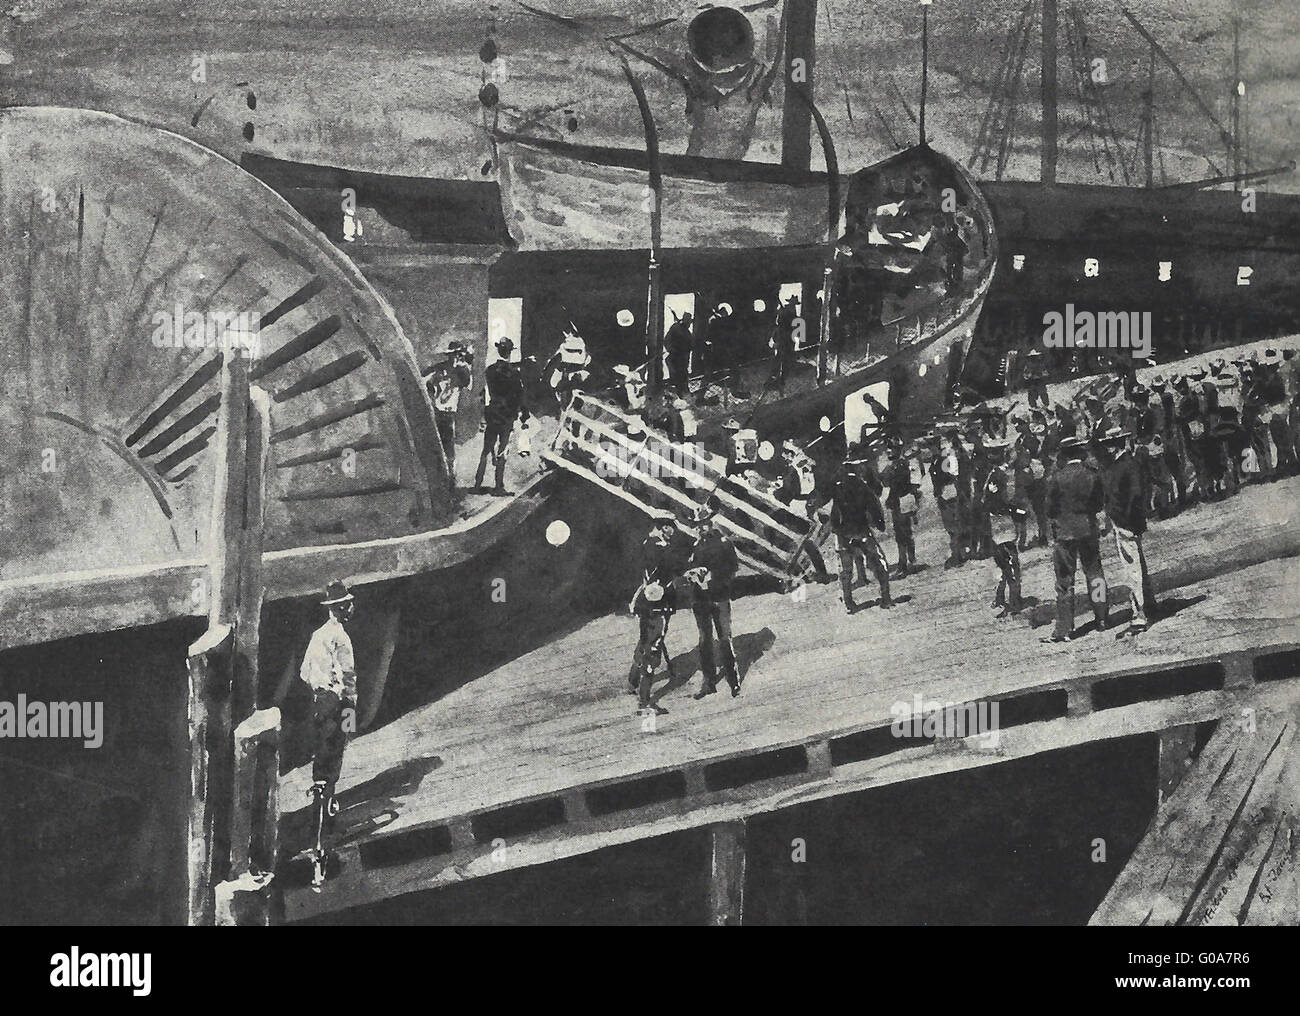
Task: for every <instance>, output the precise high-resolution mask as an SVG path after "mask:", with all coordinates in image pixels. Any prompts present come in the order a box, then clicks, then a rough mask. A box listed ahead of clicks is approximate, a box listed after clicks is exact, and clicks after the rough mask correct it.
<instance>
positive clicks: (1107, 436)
mask: <svg viewBox="0 0 1300 1016" xmlns="http://www.w3.org/2000/svg"><path fill="white" fill-rule="evenodd" d="M1132 436H1133V435H1132V431H1129V430H1126V429H1125V428H1123V427H1110V428H1108V429H1107V430H1104V431H1102V432H1101V433H1100V434H1098V435H1097V440H1098V441H1100V442H1101V443H1102V444H1114V443H1115V442H1116V441H1123V440H1125V439H1127V438H1129V437H1132Z"/></svg>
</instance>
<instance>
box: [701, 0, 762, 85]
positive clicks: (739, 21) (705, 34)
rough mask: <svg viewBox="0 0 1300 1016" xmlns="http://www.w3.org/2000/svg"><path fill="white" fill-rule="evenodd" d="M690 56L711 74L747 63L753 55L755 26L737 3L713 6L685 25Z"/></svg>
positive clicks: (737, 67)
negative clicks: (726, 5)
mask: <svg viewBox="0 0 1300 1016" xmlns="http://www.w3.org/2000/svg"><path fill="white" fill-rule="evenodd" d="M686 44H687V47H688V49H689V50H690V54H691V58H692V59H693V60H694V61H695V62H696V63H697V64H698V65H699V66H700V68H701V69H702V70H704V71H705V72H707V73H709V74H722V73H725V72H727V71H734V70H738V69H740V68H741V67H746V66H748V65H749V63H750V62H751V61H752V60H753V58H754V29H753V26H751V25H750V23H749V18H747V17H745V15H744V14H743V13H741V12H740V11H738V10H736V9H735V8H734V7H710V8H708V9H707V10H704V11H701V12H700V13H699V14H697V15H695V17H694V18H692V19H691V23H690V25H689V26H688V27H687V29H686Z"/></svg>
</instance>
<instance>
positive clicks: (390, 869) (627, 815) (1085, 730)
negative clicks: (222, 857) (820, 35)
mask: <svg viewBox="0 0 1300 1016" xmlns="http://www.w3.org/2000/svg"><path fill="white" fill-rule="evenodd" d="M1284 685H1285V686H1284ZM1291 685H1292V683H1291V682H1279V683H1278V685H1276V686H1272V687H1269V688H1268V689H1267V691H1265V690H1263V689H1255V690H1254V691H1253V692H1252V693H1250V696H1249V701H1250V702H1251V703H1252V705H1255V706H1257V707H1258V708H1259V709H1260V711H1261V712H1263V711H1265V710H1267V709H1271V708H1276V707H1277V705H1278V704H1279V703H1280V702H1284V701H1290V700H1291V699H1292V698H1293V697H1294V695H1295V693H1296V689H1295V688H1294V687H1293V686H1291ZM1245 701H1247V698H1246V696H1245V695H1244V693H1238V694H1236V695H1230V694H1225V693H1223V692H1212V691H1211V692H1199V693H1196V694H1193V695H1186V696H1181V697H1179V698H1176V699H1165V700H1161V701H1157V702H1142V703H1136V704H1134V705H1131V706H1125V707H1121V708H1115V709H1107V710H1103V711H1101V712H1098V713H1090V714H1088V715H1086V716H1083V717H1080V718H1077V719H1074V718H1061V719H1056V720H1049V721H1044V722H1037V723H1027V724H1023V725H1020V726H1016V727H1011V728H1008V729H1004V730H1002V731H1000V732H999V743H998V746H997V749H996V750H987V749H986V748H984V747H981V746H979V745H978V744H975V743H972V744H969V745H968V746H967V750H964V751H952V750H950V749H949V750H945V749H938V748H936V747H934V746H929V747H917V748H907V749H903V750H901V751H898V752H895V753H892V754H890V755H888V756H884V757H881V758H871V759H866V760H863V761H860V762H850V763H846V764H843V765H839V766H835V767H834V768H833V769H832V771H830V772H826V771H824V769H823V768H822V767H820V766H818V767H810V770H809V773H808V774H807V775H805V776H792V777H788V778H781V779H775V780H766V781H762V782H759V783H754V784H750V785H748V786H744V787H739V788H735V789H731V790H725V791H721V792H709V791H707V789H706V788H705V787H704V785H703V780H702V778H701V775H702V771H703V766H704V760H701V763H700V765H699V766H698V767H693V768H690V769H687V770H686V772H685V774H684V775H685V779H686V785H687V788H688V798H687V800H685V801H683V802H681V804H680V805H678V806H676V807H674V808H672V809H664V808H663V807H662V806H649V807H646V808H640V809H633V810H629V811H625V812H618V813H615V814H612V815H607V816H602V817H600V818H592V819H588V820H585V821H581V822H577V823H572V822H566V823H565V824H564V825H562V826H559V827H555V828H552V829H548V830H544V831H541V832H537V833H532V834H528V835H525V836H522V837H519V838H516V839H512V840H511V841H510V842H509V843H508V844H507V846H506V847H505V848H504V849H503V850H494V849H493V848H492V846H491V845H490V844H479V843H477V842H476V841H475V840H474V837H473V834H472V832H471V831H470V830H471V819H472V816H470V815H461V816H458V817H456V818H452V819H447V820H445V821H446V824H447V826H448V828H449V830H450V831H451V834H452V852H451V853H450V854H441V855H437V856H430V857H424V858H418V859H414V860H411V861H406V862H402V863H399V864H394V865H388V866H384V867H381V868H375V869H369V870H368V869H367V868H366V867H365V865H364V864H363V863H362V861H361V857H360V853H359V849H358V847H357V846H356V845H355V844H354V845H352V846H350V847H348V848H345V849H344V850H342V851H341V852H340V858H341V862H342V870H341V871H340V873H339V875H338V876H337V878H333V879H331V880H330V881H329V882H328V883H327V885H326V888H325V891H324V893H314V892H311V891H310V890H309V889H306V888H303V889H293V890H290V891H287V892H286V894H285V916H286V919H287V920H289V921H297V920H304V919H308V918H311V917H317V916H320V915H321V914H325V913H330V912H336V911H340V910H346V909H348V908H350V907H355V906H362V905H365V904H369V903H374V902H376V901H378V900H382V899H390V898H392V897H395V896H400V895H403V894H405V893H412V892H421V891H425V890H429V889H437V888H444V887H446V886H452V885H461V884H463V883H464V882H465V881H466V880H467V879H471V878H478V877H482V876H485V875H497V874H500V873H501V872H502V871H506V870H513V869H517V868H522V867H530V866H534V865H540V864H548V863H550V862H552V861H557V860H562V859H564V858H569V857H576V856H579V855H581V854H585V853H590V852H592V851H596V850H602V849H605V848H607V847H612V846H617V845H619V844H624V843H632V842H636V841H638V840H643V839H650V838H653V837H656V836H665V835H668V834H670V833H675V832H682V831H684V830H687V829H698V828H701V827H708V826H713V825H715V824H722V823H734V822H743V821H744V820H745V819H747V818H748V817H749V816H752V815H756V814H765V813H768V812H773V811H778V810H781V809H785V808H790V807H794V806H797V805H804V804H810V803H812V802H814V801H819V800H824V799H826V798H829V797H837V796H840V795H843V794H852V793H859V792H862V791H867V790H874V789H879V788H880V787H882V786H886V785H888V784H895V783H900V782H906V781H910V780H915V779H926V778H929V777H932V776H941V775H947V774H951V773H954V772H961V771H964V770H967V769H973V768H980V767H983V766H986V765H998V764H1001V763H1003V762H1009V761H1014V760H1016V759H1024V758H1029V757H1031V756H1033V755H1036V754H1040V753H1042V752H1049V751H1059V750H1061V749H1063V748H1071V747H1076V746H1079V745H1083V744H1088V743H1092V742H1095V741H1102V740H1108V739H1111V738H1121V737H1131V736H1133V735H1136V734H1143V733H1155V732H1158V731H1160V730H1164V729H1167V728H1169V727H1176V726H1186V725H1188V724H1195V723H1201V722H1205V721H1207V720H1213V719H1217V718H1219V717H1221V716H1227V717H1229V718H1231V717H1235V716H1238V715H1240V705H1241V704H1242V703H1243V702H1245ZM968 740H970V741H972V742H977V741H978V740H979V739H978V738H971V739H968ZM1298 920H1300V918H1298Z"/></svg>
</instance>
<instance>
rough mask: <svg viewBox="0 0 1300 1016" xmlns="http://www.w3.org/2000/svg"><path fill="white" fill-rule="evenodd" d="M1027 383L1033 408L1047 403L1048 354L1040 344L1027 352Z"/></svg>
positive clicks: (1030, 403)
mask: <svg viewBox="0 0 1300 1016" xmlns="http://www.w3.org/2000/svg"><path fill="white" fill-rule="evenodd" d="M1025 385H1026V387H1028V389H1029V395H1028V399H1029V405H1030V407H1031V408H1032V407H1034V406H1046V405H1047V354H1046V353H1044V352H1043V350H1042V349H1040V348H1039V347H1038V346H1034V347H1033V348H1032V349H1030V350H1029V352H1028V353H1027V354H1025Z"/></svg>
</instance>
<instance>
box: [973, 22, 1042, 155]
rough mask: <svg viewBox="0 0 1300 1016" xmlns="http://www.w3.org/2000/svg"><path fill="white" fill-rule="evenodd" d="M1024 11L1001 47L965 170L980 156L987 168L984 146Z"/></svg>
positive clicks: (1008, 31) (999, 99)
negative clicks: (993, 78) (986, 102)
mask: <svg viewBox="0 0 1300 1016" xmlns="http://www.w3.org/2000/svg"><path fill="white" fill-rule="evenodd" d="M1027 8H1028V4H1026V5H1025V9H1027ZM1025 9H1022V10H1021V12H1020V17H1019V18H1018V19H1017V20H1016V22H1015V24H1013V25H1012V26H1011V27H1010V28H1009V29H1008V30H1007V39H1006V42H1005V43H1003V45H1002V59H1001V60H1000V61H998V73H997V77H996V79H995V80H994V82H993V86H992V87H991V88H990V89H989V101H988V105H986V106H985V107H984V115H983V117H981V118H980V129H979V132H978V133H977V134H976V135H975V147H974V148H972V149H971V153H970V158H969V159H968V160H967V162H966V168H967V169H974V168H975V163H976V161H977V160H978V159H979V158H980V156H981V155H983V156H984V166H987V164H988V154H987V151H986V146H987V145H988V141H989V128H990V126H991V123H992V120H993V114H994V111H995V110H996V109H997V108H998V106H999V105H1000V101H1001V98H1002V92H1003V89H1004V88H1005V87H1006V79H1007V73H1008V68H1009V67H1010V65H1011V54H1012V53H1013V52H1015V43H1016V39H1017V37H1018V33H1019V32H1020V26H1021V25H1022V24H1023V23H1024V20H1025ZM983 168H984V167H983V166H982V167H981V169H980V171H981V172H983Z"/></svg>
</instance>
